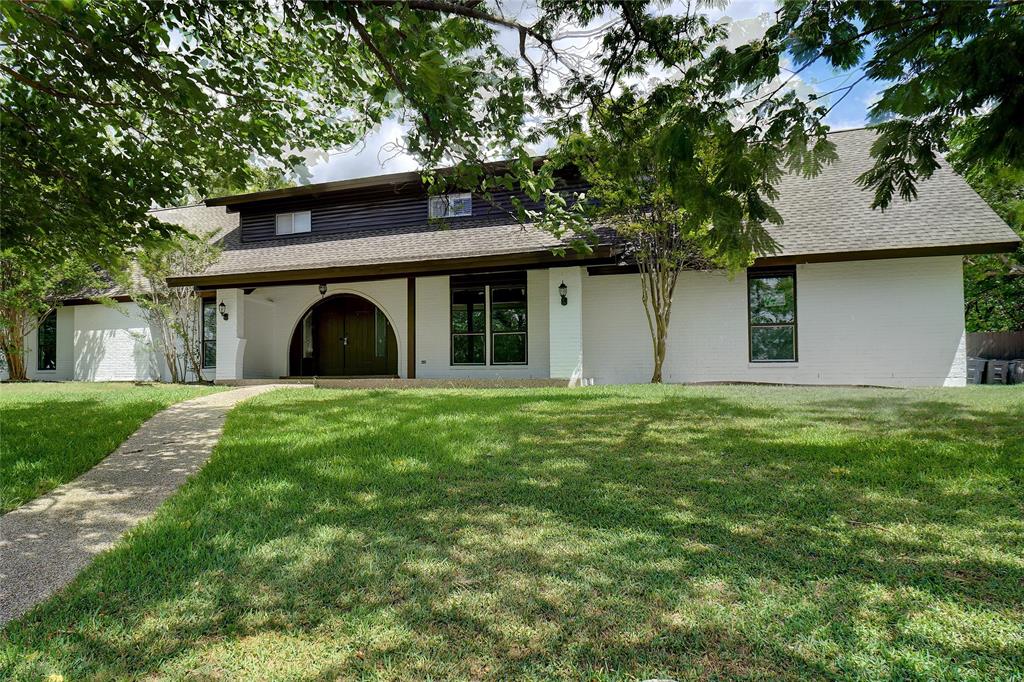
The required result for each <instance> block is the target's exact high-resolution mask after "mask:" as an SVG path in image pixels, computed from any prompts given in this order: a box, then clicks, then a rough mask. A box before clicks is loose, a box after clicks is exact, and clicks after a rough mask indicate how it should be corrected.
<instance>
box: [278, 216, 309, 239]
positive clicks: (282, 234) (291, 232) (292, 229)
mask: <svg viewBox="0 0 1024 682" xmlns="http://www.w3.org/2000/svg"><path fill="white" fill-rule="evenodd" d="M301 214H306V215H308V216H309V220H308V221H306V227H307V229H305V230H299V231H297V232H296V230H295V216H297V215H301ZM284 216H288V218H289V220H290V221H291V223H290V225H291V227H290V229H289V230H288V232H282V231H281V218H283V217H284ZM312 231H313V213H312V211H284V212H282V213H275V214H274V236H275V237H292V236H295V235H297V234H309V233H310V232H312Z"/></svg>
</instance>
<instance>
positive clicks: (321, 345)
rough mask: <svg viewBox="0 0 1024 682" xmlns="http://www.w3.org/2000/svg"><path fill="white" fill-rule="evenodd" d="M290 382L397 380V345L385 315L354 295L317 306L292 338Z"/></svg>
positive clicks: (317, 304) (298, 326)
mask: <svg viewBox="0 0 1024 682" xmlns="http://www.w3.org/2000/svg"><path fill="white" fill-rule="evenodd" d="M288 373H289V374H290V375H292V376H322V377H330V376H338V377H342V376H396V375H397V374H398V342H397V340H396V339H395V330H394V329H392V328H391V323H390V322H389V321H388V318H387V316H386V315H384V312H383V311H382V310H381V309H380V308H378V307H377V306H376V305H374V304H373V303H372V302H371V301H368V300H366V299H365V298H363V297H362V296H357V295H355V294H337V295H335V296H330V297H328V298H325V299H324V300H322V301H318V302H317V303H316V304H315V305H313V307H311V308H310V309H309V310H307V311H306V314H305V315H303V316H302V319H300V320H299V323H298V325H296V327H295V331H294V332H292V342H291V347H290V350H289V353H288Z"/></svg>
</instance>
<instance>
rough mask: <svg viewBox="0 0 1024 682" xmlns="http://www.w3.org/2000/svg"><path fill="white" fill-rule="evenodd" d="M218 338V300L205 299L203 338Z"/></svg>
mask: <svg viewBox="0 0 1024 682" xmlns="http://www.w3.org/2000/svg"><path fill="white" fill-rule="evenodd" d="M216 338H217V302H216V301H214V300H212V299H211V300H207V301H203V339H205V340H207V341H209V340H211V339H216Z"/></svg>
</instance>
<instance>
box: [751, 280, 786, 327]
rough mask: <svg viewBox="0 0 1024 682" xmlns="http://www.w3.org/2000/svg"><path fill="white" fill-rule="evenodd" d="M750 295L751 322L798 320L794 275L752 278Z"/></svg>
mask: <svg viewBox="0 0 1024 682" xmlns="http://www.w3.org/2000/svg"><path fill="white" fill-rule="evenodd" d="M749 295H750V323H751V324H779V323H783V322H794V321H795V320H796V296H795V288H794V287H793V278H792V277H786V276H780V277H757V278H751V279H750V282H749Z"/></svg>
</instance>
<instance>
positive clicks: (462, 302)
mask: <svg viewBox="0 0 1024 682" xmlns="http://www.w3.org/2000/svg"><path fill="white" fill-rule="evenodd" d="M486 302H487V292H486V288H485V287H482V286H476V287H464V288H454V287H453V288H452V364H453V365H482V364H484V360H485V357H486V351H485V348H484V345H485V337H484V335H485V334H486V333H487V330H486V328H485V327H486V324H487V310H486Z"/></svg>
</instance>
